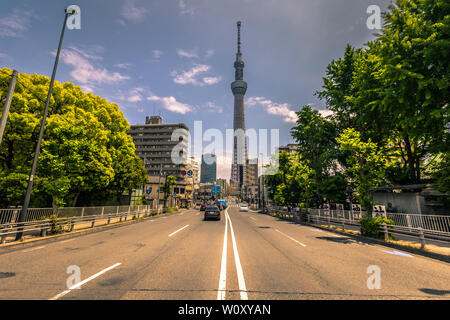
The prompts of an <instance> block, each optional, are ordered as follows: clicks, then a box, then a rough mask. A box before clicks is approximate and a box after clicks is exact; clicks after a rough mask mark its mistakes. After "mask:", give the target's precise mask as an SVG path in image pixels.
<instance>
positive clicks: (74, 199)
mask: <svg viewBox="0 0 450 320" xmlns="http://www.w3.org/2000/svg"><path fill="white" fill-rule="evenodd" d="M79 196H80V192H77V193H76V194H75V197H74V198H73V201H72V207H76V206H77V200H78V197H79Z"/></svg>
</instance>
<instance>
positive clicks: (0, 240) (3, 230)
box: [0, 228, 7, 244]
mask: <svg viewBox="0 0 450 320" xmlns="http://www.w3.org/2000/svg"><path fill="white" fill-rule="evenodd" d="M0 230H1V233H2V236H1V238H0V244H4V243H5V242H6V230H7V229H6V228H1V229H0Z"/></svg>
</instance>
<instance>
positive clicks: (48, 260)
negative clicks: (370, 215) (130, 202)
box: [0, 205, 450, 300]
mask: <svg viewBox="0 0 450 320" xmlns="http://www.w3.org/2000/svg"><path fill="white" fill-rule="evenodd" d="M227 221H228V223H227ZM70 266H72V267H70ZM73 266H75V267H73ZM374 266H375V267H374ZM69 267H70V268H71V269H69V271H70V272H71V273H67V271H68V268H69ZM77 268H79V270H80V276H79V280H80V281H82V282H81V283H80V282H78V283H77V282H76V281H75V282H73V281H72V282H71V281H69V282H68V278H69V280H70V279H76V273H72V272H74V271H73V270H76V269H77ZM368 268H369V270H378V271H379V277H378V278H377V281H378V280H379V282H377V281H369V284H370V283H371V284H372V289H369V288H368V284H367V283H368V278H369V277H371V279H373V277H374V276H376V274H372V273H368ZM374 268H375V269H374ZM74 277H75V278H74ZM373 285H375V288H373ZM377 285H378V287H377ZM0 297H1V299H187V300H191V299H210V300H216V299H225V300H241V299H243V300H245V299H250V300H253V299H450V266H449V264H448V263H445V262H442V261H438V260H433V259H431V258H427V257H423V256H418V255H413V254H408V253H405V252H398V251H397V252H395V250H394V249H392V248H389V247H384V246H381V245H374V244H368V243H363V242H357V241H355V240H353V239H351V238H348V237H345V236H341V235H337V234H334V233H331V232H328V231H323V230H319V229H316V228H313V227H310V226H302V225H298V224H294V223H291V222H287V221H282V220H279V219H277V218H275V217H271V216H268V215H263V214H258V213H254V212H248V213H247V212H239V208H238V207H237V206H236V205H231V206H230V207H229V208H228V209H227V210H226V212H224V214H223V215H222V219H221V220H220V221H204V220H203V213H201V212H200V211H198V210H188V211H185V212H183V213H181V214H180V213H177V214H173V215H170V216H166V217H157V218H154V219H151V220H147V221H144V222H141V223H136V224H131V225H126V226H123V227H119V228H115V229H110V230H104V231H100V232H96V233H91V234H87V235H83V236H79V237H74V238H69V239H65V240H61V241H55V242H51V243H45V244H42V243H41V244H36V245H35V246H33V247H28V248H25V249H20V250H17V251H13V252H8V253H1V252H0Z"/></svg>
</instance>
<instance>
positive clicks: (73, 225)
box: [70, 220, 75, 232]
mask: <svg viewBox="0 0 450 320" xmlns="http://www.w3.org/2000/svg"><path fill="white" fill-rule="evenodd" d="M74 227H75V222H74V221H73V220H72V221H71V223H70V232H72V231H73V228H74Z"/></svg>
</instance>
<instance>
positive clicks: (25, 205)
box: [16, 9, 76, 241]
mask: <svg viewBox="0 0 450 320" xmlns="http://www.w3.org/2000/svg"><path fill="white" fill-rule="evenodd" d="M75 13H76V11H75V10H70V11H69V10H67V9H66V10H65V14H64V23H63V27H62V31H61V36H60V38H59V45H58V51H57V52H56V58H55V64H54V66H53V73H52V78H51V80H50V87H49V89H48V94H47V101H46V102H45V108H44V115H43V117H42V123H41V129H40V130H39V137H38V140H37V143H36V148H35V151H34V158H33V164H32V166H31V173H30V177H29V178H28V187H27V192H26V194H25V200H24V202H23V206H22V211H21V212H20V216H19V223H20V222H25V219H26V216H27V211H28V206H29V205H30V198H31V191H32V189H33V181H34V175H35V173H36V166H37V162H38V159H39V152H40V151H41V142H42V137H43V136H44V129H45V121H46V120H47V114H48V107H49V105H50V98H51V97H52V90H53V83H54V81H55V76H56V69H57V68H58V61H59V55H60V53H61V47H62V42H63V38H64V31H65V30H66V24H67V18H68V17H69V15H70V14H75ZM22 235H23V232H22V228H19V229H18V232H17V233H16V241H17V240H20V238H22Z"/></svg>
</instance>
